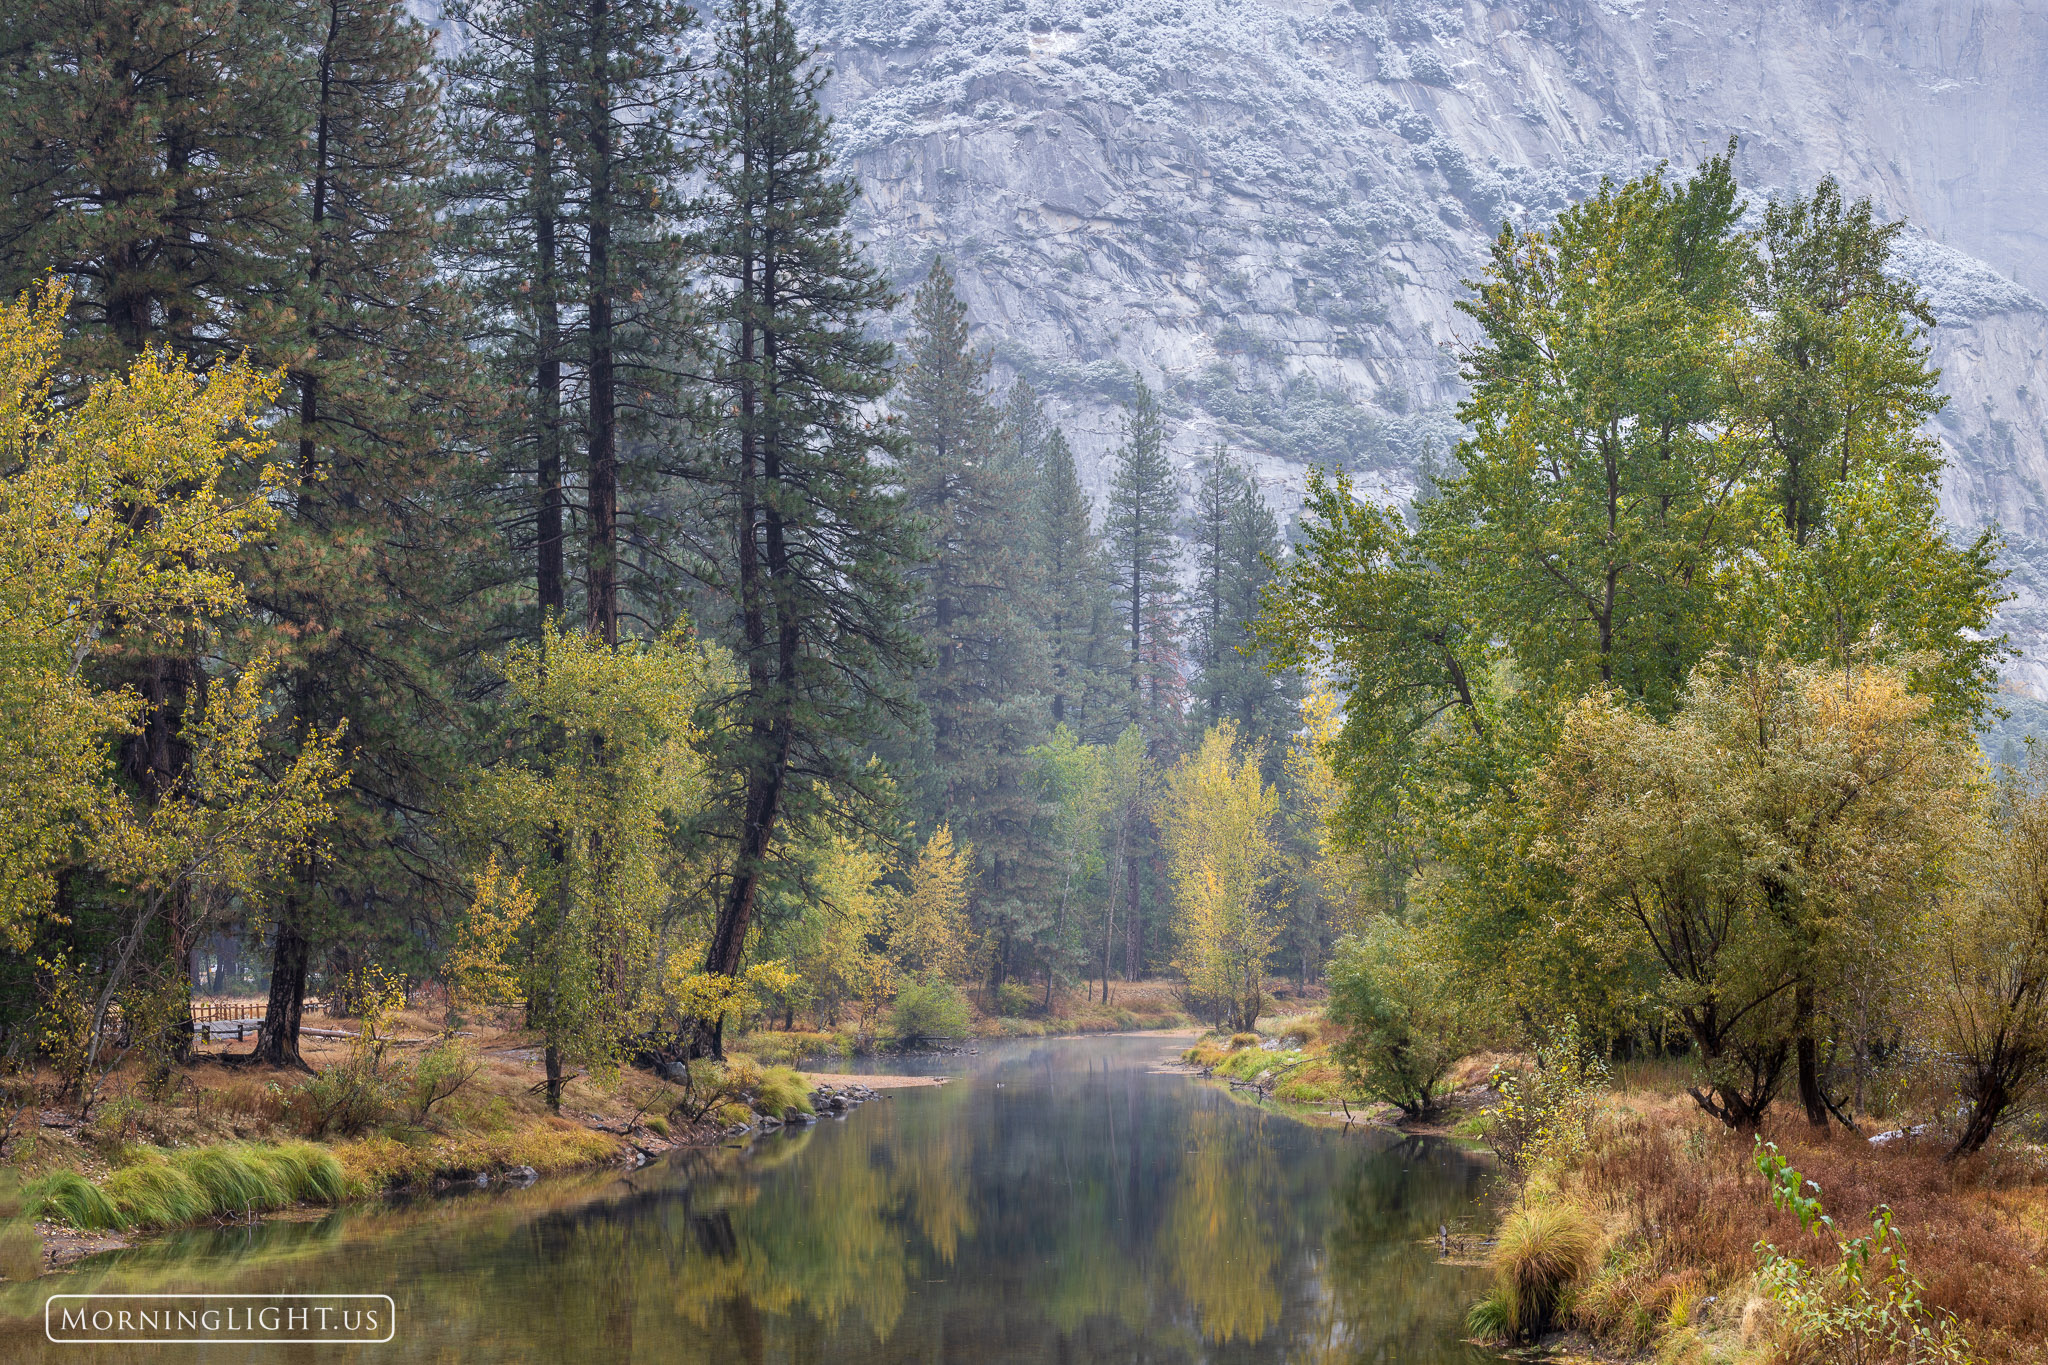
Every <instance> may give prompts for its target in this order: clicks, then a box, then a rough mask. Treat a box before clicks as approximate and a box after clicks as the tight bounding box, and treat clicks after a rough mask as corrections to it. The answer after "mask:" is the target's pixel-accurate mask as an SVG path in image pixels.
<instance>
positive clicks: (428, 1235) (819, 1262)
mask: <svg viewBox="0 0 2048 1365" xmlns="http://www.w3.org/2000/svg"><path fill="white" fill-rule="evenodd" d="M1183 1046H1185V1043H1184V1042H1183V1041H1180V1040H1173V1039H1163V1038H1158V1037H1150V1038H1148V1037H1145V1036H1142V1035H1136V1036H1129V1037H1120V1038H1097V1039H1085V1040H1083V1039H1053V1040H1044V1041H1035V1042H1029V1043H1012V1044H1002V1045H996V1046H987V1045H985V1046H983V1047H982V1049H981V1052H980V1055H978V1056H971V1057H958V1058H946V1059H943V1060H942V1061H940V1062H936V1063H932V1064H931V1065H930V1069H933V1070H938V1071H945V1072H955V1073H959V1074H958V1076H957V1078H956V1079H955V1080H953V1081H952V1082H951V1083H949V1084H947V1085H945V1086H942V1087H938V1088H935V1089H913V1090H899V1091H895V1092H893V1098H890V1099H887V1100H882V1101H877V1102H874V1103H870V1104H868V1105H865V1106H863V1107H861V1108H860V1109H858V1110H856V1111H855V1112H854V1113H853V1114H852V1115H850V1116H849V1117H847V1118H844V1119H828V1120H826V1121H824V1122H821V1123H820V1124H818V1125H817V1126H815V1127H813V1128H810V1129H804V1130H796V1131H791V1132H784V1133H779V1134H775V1135H772V1136H769V1137H767V1138H764V1139H762V1140H759V1141H756V1142H754V1143H753V1144H751V1145H750V1146H748V1147H746V1148H744V1149H740V1148H725V1149H720V1150H718V1151H714V1152H691V1153H683V1154H677V1155H676V1156H675V1157H674V1158H673V1159H671V1160H667V1161H663V1162H658V1163H656V1164H654V1165H650V1166H647V1167H644V1168H643V1169H641V1170H638V1171H635V1172H632V1173H630V1174H626V1175H620V1174H616V1173H614V1174H608V1175H603V1176H593V1177H589V1178H587V1179H582V1180H571V1181H545V1182H542V1183H541V1184H540V1185H537V1186H535V1187H534V1188H532V1189H527V1190H509V1189H506V1190H489V1191H483V1192H479V1193H477V1194H474V1195H464V1196H460V1197H454V1198H442V1199H435V1200H430V1201H421V1202H418V1203H414V1204H411V1205H408V1206H398V1207H390V1206H385V1207H377V1208H366V1209H357V1210H348V1211H342V1212H337V1213H334V1214H332V1215H330V1216H328V1217H325V1218H322V1219H320V1220H319V1221H316V1222H303V1223H269V1224H264V1225H261V1226H256V1227H249V1228H233V1229H225V1230H207V1231H205V1232H199V1233H189V1234H185V1235H183V1236H179V1237H175V1238H172V1239H169V1240H167V1241H163V1242H157V1243H152V1244H151V1245H149V1246H146V1247H140V1248H136V1249H133V1250H130V1251H126V1252H118V1253H114V1254H112V1255H107V1256H102V1257H98V1258H95V1259H93V1260H91V1261H87V1262H83V1263H81V1265H80V1266H79V1267H78V1268H77V1269H76V1270H75V1271H73V1272H72V1273H70V1274H67V1275H57V1276H46V1277H44V1278H43V1279H42V1280H40V1281H37V1282H35V1283H33V1284H30V1285H22V1286H5V1287H0V1359H4V1360H6V1361H51V1362H55V1361H70V1362H86V1361H128V1360H134V1361H144V1360H149V1361H161V1360H194V1361H205V1362H209V1365H210V1363H212V1362H229V1361H234V1362H239V1361H245V1360H246V1361H266V1362H276V1361H314V1360H321V1361H325V1360H337V1359H351V1360H352V1359H358V1358H360V1359H362V1360H364V1361H382V1362H413V1361H436V1362H440V1361H449V1362H455V1361H460V1362H491V1361H506V1362H514V1361H516V1362H574V1363H576V1365H585V1363H587V1365H597V1362H611V1361H621V1362H623V1361H645V1362H690V1363H692V1365H694V1363H695V1362H719V1363H720V1365H724V1363H726V1362H732V1363H733V1365H751V1362H767V1361H775V1362H813V1361H815V1362H827V1361H830V1362H835V1365H880V1363H881V1362H892V1363H893V1362H929V1363H930V1365H952V1363H953V1362H965V1365H1002V1363H1003V1362H1027V1361H1028V1362H1060V1363H1061V1365H1093V1363H1094V1362H1109V1361H1116V1362H1162V1363H1163V1362H1180V1361H1188V1362H1192V1361H1217V1362H1236V1361H1244V1362H1251V1361H1331V1362H1339V1361H1341V1362H1368V1361H1369V1362H1376V1363H1377V1362H1394V1361H1399V1362H1409V1363H1410V1365H1440V1363H1442V1362H1458V1365H1472V1363H1474V1362H1479V1361H1484V1360H1491V1359H1494V1357H1492V1356H1490V1355H1487V1354H1486V1353H1483V1352H1480V1351H1477V1350H1475V1349H1473V1348H1471V1347H1469V1346H1465V1345H1463V1344H1462V1343H1461V1342H1460V1341H1459V1337H1460V1335H1461V1334H1460V1331H1459V1322H1460V1319H1461V1318H1462V1316H1463V1310H1464V1307H1465V1305H1466V1304H1467V1303H1469V1302H1470V1301H1471V1300H1472V1299H1473V1298H1474V1297H1475V1296H1476V1294H1477V1293H1478V1291H1479V1289H1480V1288H1481V1284H1480V1280H1479V1278H1478V1272H1474V1271H1470V1270H1456V1269H1450V1268H1446V1267H1442V1266H1439V1265H1437V1264H1436V1262H1435V1257H1434V1254H1433V1248H1431V1247H1429V1246H1427V1245H1425V1241H1426V1240H1427V1239H1431V1238H1433V1236H1434V1234H1435V1231H1436V1228H1437V1226H1438V1224H1440V1223H1451V1224H1453V1225H1456V1224H1457V1223H1458V1222H1459V1221H1460V1220H1471V1219H1473V1218H1475V1217H1478V1216H1480V1215H1481V1214H1482V1212H1483V1211H1482V1210H1481V1208H1480V1207H1479V1200H1480V1197H1481V1195H1482V1194H1483V1192H1484V1185H1485V1173H1484V1170H1483V1168H1482V1167H1481V1166H1480V1165H1479V1164H1478V1163H1477V1162H1476V1161H1475V1160H1473V1159H1472V1158H1471V1157H1470V1156H1468V1155H1467V1154H1465V1153H1464V1152H1462V1151H1461V1150H1460V1149H1458V1148H1457V1147H1455V1146H1453V1145H1452V1144H1449V1143H1446V1142H1439V1141H1433V1140H1421V1139H1407V1140H1403V1139H1401V1138H1400V1137H1399V1136H1398V1135H1393V1134H1379V1133H1367V1134H1361V1133H1359V1132H1357V1131H1355V1130H1354V1131H1353V1132H1351V1133H1348V1134H1346V1133H1342V1132H1336V1131H1331V1130H1323V1129H1316V1128H1310V1127H1307V1126H1304V1125H1302V1124H1299V1123H1296V1122H1293V1121H1291V1120H1289V1119H1285V1118H1282V1117H1279V1116H1277V1115H1272V1114H1269V1113H1265V1112H1262V1111H1261V1110H1260V1109H1258V1108H1257V1107H1255V1106H1252V1105H1248V1104H1244V1103H1241V1102H1237V1101H1233V1100H1232V1099H1231V1098H1230V1097H1229V1096H1228V1095H1226V1094H1223V1093H1221V1092H1219V1091H1218V1090H1217V1089H1216V1088H1214V1087H1211V1086H1207V1085H1202V1084H1198V1083H1196V1082H1194V1081H1191V1080H1189V1079H1187V1078H1186V1077H1183V1076H1175V1075H1162V1074H1157V1073H1156V1072H1155V1071H1154V1068H1155V1067H1157V1066H1158V1065H1159V1064H1161V1063H1162V1062H1166V1061H1169V1060H1171V1059H1172V1058H1173V1057H1174V1056H1175V1055H1176V1053H1177V1052H1178V1050H1179V1049H1180V1048H1181V1047H1183ZM201 1289H203V1290H207V1291H210V1292H215V1293H219V1292H225V1291H235V1292H243V1293H275V1292H326V1293H363V1292H381V1293H388V1294H390V1295H391V1296H392V1297H393V1298H394V1300H395V1301H396V1304H397V1322H396V1336H395V1339H394V1340H393V1341H392V1342H391V1343H390V1344H388V1345H381V1346H359V1347H332V1346H282V1347H279V1346H272V1347H264V1348H253V1347H246V1346H218V1345H216V1346H171V1347H156V1348H152V1349H148V1350H144V1349H142V1348H133V1347H88V1346H73V1345H66V1346H57V1345H50V1344H47V1343H45V1342H44V1340H43V1334H42V1301H43V1299H44V1298H45V1297H46V1296H47V1295H49V1294H52V1293H79V1292H86V1291H92V1292H100V1293H114V1292H129V1293H136V1292H148V1293H167V1292H177V1291H192V1290H201Z"/></svg>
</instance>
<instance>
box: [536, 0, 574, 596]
mask: <svg viewBox="0 0 2048 1365" xmlns="http://www.w3.org/2000/svg"><path fill="white" fill-rule="evenodd" d="M549 88H550V86H549V72H548V49H547V42H546V39H545V38H543V37H536V38H535V39H534V43H533V88H532V92H531V94H530V96H529V98H530V99H531V100H532V101H533V102H534V105H535V107H536V108H538V109H540V110H541V111H542V113H543V115H544V114H545V111H546V110H547V109H548V108H549V107H550V102H549V100H548V97H547V92H548V90H549ZM538 123H539V124H540V125H541V126H540V127H539V128H536V129H535V134H536V136H535V152H534V162H535V165H534V185H535V194H536V195H537V196H538V197H537V199H536V200H535V202H534V205H533V249H534V272H533V273H534V279H533V330H534V356H535V365H534V405H535V409H536V411H535V413H534V416H535V418H536V419H537V425H538V427H539V431H538V432H537V436H538V443H539V444H538V451H537V456H536V460H535V470H534V476H535V477H534V483H535V489H534V492H535V496H536V498H537V500H538V506H537V507H536V508H535V509H534V511H535V538H534V557H535V564H534V595H535V596H536V597H537V598H538V599H539V606H540V615H541V619H542V620H544V621H545V620H549V619H553V620H555V621H558V622H559V621H560V619H561V615H562V612H563V609H564V608H565V607H566V605H567V603H568V589H567V585H566V583H565V581H564V580H565V579H566V577H567V574H566V572H565V571H564V569H563V564H562V445H561V440H562V356H561V350H560V347H561V337H562V310H561V301H560V299H559V298H558V297H557V291H558V290H559V289H560V284H559V281H558V279H557V271H558V267H559V263H558V261H557V255H558V248H557V246H556V243H555V201H554V194H553V189H554V182H555V166H554V153H553V150H552V149H551V148H550V147H549V146H548V145H547V142H546V140H545V137H544V133H545V131H546V129H547V126H548V120H547V119H546V118H545V117H542V118H541V119H540V120H538Z"/></svg>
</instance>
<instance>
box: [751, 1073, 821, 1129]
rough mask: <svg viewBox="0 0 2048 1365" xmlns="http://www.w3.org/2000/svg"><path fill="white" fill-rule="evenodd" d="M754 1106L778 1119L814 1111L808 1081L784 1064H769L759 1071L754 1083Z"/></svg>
mask: <svg viewBox="0 0 2048 1365" xmlns="http://www.w3.org/2000/svg"><path fill="white" fill-rule="evenodd" d="M754 1108H755V1109H757V1110H759V1111H760V1112H761V1113H763V1114H773V1115H774V1116H775V1117H776V1118H779V1119H787V1118H788V1117H789V1116H790V1115H792V1114H809V1113H813V1112H815V1111H814V1110H813V1109H812V1108H811V1087H810V1085H809V1083H807V1082H806V1081H805V1080H804V1078H803V1077H802V1076H799V1075H798V1074H797V1073H796V1072H795V1071H793V1070H791V1069H790V1068H789V1067H786V1066H771V1067H769V1068H767V1069H766V1070H765V1071H763V1072H761V1075H760V1079H759V1080H757V1081H756V1082H755V1083H754Z"/></svg>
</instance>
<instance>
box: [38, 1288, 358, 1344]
mask: <svg viewBox="0 0 2048 1365" xmlns="http://www.w3.org/2000/svg"><path fill="white" fill-rule="evenodd" d="M397 1325H398V1324H397V1320H396V1305H395V1304H393V1303H392V1302H391V1296H390V1295H389V1294H52V1295H51V1296H50V1297H49V1298H48V1299H47V1300H45V1301H44V1303H43V1335H44V1336H45V1337H47V1338H49V1340H51V1341H53V1342H56V1343H57V1344H58V1345H67V1344H69V1345H79V1346H85V1345H96V1346H107V1345H115V1344H128V1343H148V1344H152V1345H159V1346H174V1345H181V1344H182V1345H199V1344H202V1343H212V1342H248V1343H252V1344H253V1343H258V1342H265V1343H271V1344H275V1345H300V1346H315V1345H331V1346H347V1345H367V1344H375V1343H378V1342H385V1341H389V1340H391V1338H392V1335H393V1333H394V1332H395V1331H396V1330H397Z"/></svg>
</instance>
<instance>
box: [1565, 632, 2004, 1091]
mask: <svg viewBox="0 0 2048 1365" xmlns="http://www.w3.org/2000/svg"><path fill="white" fill-rule="evenodd" d="M1682 700H1683V702H1684V705H1683V706H1682V708H1681V709H1680V710H1679V712H1678V714H1677V715H1675V716H1674V717H1672V718H1671V719H1670V720H1669V721H1661V722H1660V721H1658V720H1657V719H1655V718H1654V717H1652V716H1649V715H1647V714H1645V713H1643V712H1641V711H1639V710H1636V709H1633V708H1629V707H1626V706H1624V705H1622V704H1620V703H1618V702H1617V701H1615V700H1614V699H1612V698H1610V697H1604V696H1599V695H1595V696H1591V697H1587V698H1585V699H1584V700H1582V701H1580V702H1578V703H1576V704H1575V705H1574V706H1573V707H1572V709H1571V710H1570V712H1569V713H1568V715H1567V717H1566V722H1565V726H1564V731H1563V734H1562V736H1561V738H1560V741H1559V744H1558V747H1557V749H1556V752H1555V756H1554V757H1553V758H1552V760H1551V762H1550V764H1549V767H1548V768H1547V770H1546V772H1545V774H1544V777H1543V779H1542V781H1541V783H1540V784H1539V788H1538V789H1539V790H1540V791H1541V793H1542V796H1543V799H1544V801H1545V803H1546V805H1547V808H1548V812H1549V815H1550V818H1551V819H1552V820H1553V821H1554V822H1555V824H1556V828H1557V843H1556V847H1557V848H1558V849H1559V850H1560V851H1562V852H1563V854H1564V861H1565V867H1566V870H1567V871H1568V873H1569V875H1570V878H1571V883H1572V886H1573V888H1574V903H1575V905H1576V906H1577V907H1578V910H1579V912H1580V913H1581V914H1584V915H1588V916H1591V917H1592V918H1593V926H1592V933H1591V935H1590V937H1591V938H1592V939H1593V941H1595V942H1596V943H1603V944H1609V945H1613V946H1612V947H1611V948H1610V949H1609V951H1635V952H1647V953H1648V954H1649V955H1650V956H1651V958H1652V960H1653V961H1654V962H1655V963H1656V964H1657V966H1658V969H1659V972H1660V975H1661V977H1662V999H1663V1002H1664V1004H1665V1006H1666V1008H1668V1009H1669V1011H1670V1014H1671V1017H1672V1018H1673V1019H1674V1020H1675V1021H1676V1022H1677V1023H1678V1024H1679V1025H1680V1026H1681V1027H1683V1028H1684V1029H1685V1031H1686V1032H1687V1034H1688V1035H1689V1036H1690V1037H1691V1039H1692V1041H1693V1045H1694V1047H1695V1049H1696V1052H1697V1057H1698V1061H1699V1064H1700V1067H1701V1072H1702V1084H1701V1085H1700V1086H1699V1087H1697V1088H1695V1089H1694V1091H1693V1095H1694V1098H1695V1099H1696V1100H1697V1101H1698V1102H1699V1104H1700V1106H1701V1108H1703V1109H1705V1110H1706V1111H1707V1112H1708V1113H1710V1114H1713V1115H1714V1116H1715V1117H1717V1118H1719V1119H1721V1120H1722V1121H1724V1122H1725V1123H1727V1124H1729V1125H1730V1126H1732V1127H1740V1128H1754V1127H1755V1126H1756V1125H1757V1123H1758V1122H1759V1121H1761V1119H1762V1117H1763V1112H1764V1109H1765V1108H1766V1107H1767V1106H1768V1105H1769V1103H1770V1101H1771V1099H1772V1097H1773V1096H1774V1095H1775V1094H1776V1092H1777V1090H1778V1088H1779V1086H1780V1084H1781V1083H1782V1080H1783V1078H1784V1075H1785V1072H1786V1069H1787V1067H1788V1066H1797V1067H1798V1069H1799V1070H1800V1071H1802V1072H1805V1071H1807V1070H1808V1069H1809V1068H1812V1072H1811V1074H1810V1075H1808V1076H1805V1077H1803V1078H1802V1083H1801V1089H1802V1091H1806V1090H1808V1089H1809V1088H1810V1089H1811V1091H1812V1092H1814V1093H1815V1094H1816V1096H1817V1098H1816V1100H1815V1103H1814V1105H1813V1108H1812V1109H1811V1110H1810V1111H1809V1112H1808V1115H1807V1117H1808V1119H1809V1121H1811V1122H1813V1123H1815V1124H1817V1125H1818V1124H1825V1123H1826V1122H1827V1120H1828V1113H1829V1108H1830V1106H1831V1105H1832V1101H1830V1100H1829V1099H1828V1098H1827V1096H1826V1094H1825V1092H1824V1091H1823V1090H1822V1089H1821V1081H1820V1077H1819V1074H1818V1072H1819V1067H1818V1065H1817V1063H1816V1062H1815V1061H1813V1060H1811V1059H1809V1058H1808V1057H1806V1056H1802V1055H1800V1054H1801V1052H1802V1050H1803V1046H1802V1045H1803V1044H1804V1043H1805V1042H1806V1041H1807V1040H1809V1039H1812V1038H1814V1037H1816V1036H1817V1035H1818V1034H1820V1033H1821V1032H1822V1031H1823V1021H1824V1020H1826V1019H1827V1018H1829V1017H1830V1007H1831V1005H1835V1004H1836V1003H1837V1002H1839V1001H1840V1000H1841V999H1842V997H1843V995H1844V993H1845V989H1846V987H1847V985H1848V984H1849V983H1850V982H1851V981H1852V980H1853V979H1854V977H1855V976H1856V975H1858V974H1870V975H1874V976H1876V977H1877V978H1879V979H1894V980H1895V979H1897V977H1898V975H1899V974H1900V972H1901V970H1902V968H1903V964H1904V963H1905V962H1906V960H1907V949H1908V947H1909V946H1910V944H1911V942H1912V928H1913V926H1914V924H1915V923H1916V922H1917V921H1919V920H1920V919H1922V918H1923V917H1924V915H1925V914H1926V907H1927V905H1928V904H1929V902H1930V899H1931V897H1932V894H1933V893H1935V892H1938V891H1941V890H1942V889H1943V888H1944V887H1945V885H1946V884H1947V882H1948V880H1949V878H1950V876H1951V875H1952V868H1953V867H1954V864H1955V860H1956V856H1957V855H1958V854H1959V853H1961V852H1963V851H1965V850H1966V848H1967V846H1968V842H1969V841H1970V840H1971V839H1972V838H1974V818H1975V813H1976V801H1975V793H1974V790H1973V789H1974V787H1975V785H1976V782H1977V760H1976V756H1975V750H1974V746H1973V745H1972V743H1971V741H1970V740H1969V738H1968V736H1967V734H1966V733H1964V732H1961V731H1960V730H1959V729H1957V728H1956V727H1953V726H1949V727H1944V726H1938V725H1930V724H1928V723H1927V720H1928V716H1929V712H1930V709H1931V703H1930V701H1929V699H1928V698H1926V697H1925V696H1920V695H1916V694H1914V693H1913V692H1912V690H1911V689H1910V686H1909V684H1908V680H1907V679H1906V677H1905V676H1904V675H1903V674H1902V673H1901V672H1899V671H1898V670H1896V669H1884V668H1871V669H1868V670H1864V671H1862V672H1861V673H1860V674H1859V675H1858V676H1857V677H1855V678H1854V679H1853V680H1851V679H1847V678H1844V677H1843V676H1842V675H1841V674H1839V673H1836V672H1834V671H1833V670H1832V669H1829V668H1826V667H1824V666H1822V667H1815V666H1811V665H1798V664H1787V663H1783V662H1774V661H1769V660H1766V661H1763V662H1760V663H1756V664H1750V665H1744V666H1736V665H1730V664H1726V663H1709V664H1705V665H1702V666H1701V667H1700V668H1699V669H1697V670H1695V673H1694V676H1693V679H1692V682H1691V685H1690V687H1689V688H1688V689H1687V692H1686V693H1685V694H1684V696H1683V698H1682Z"/></svg>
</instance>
